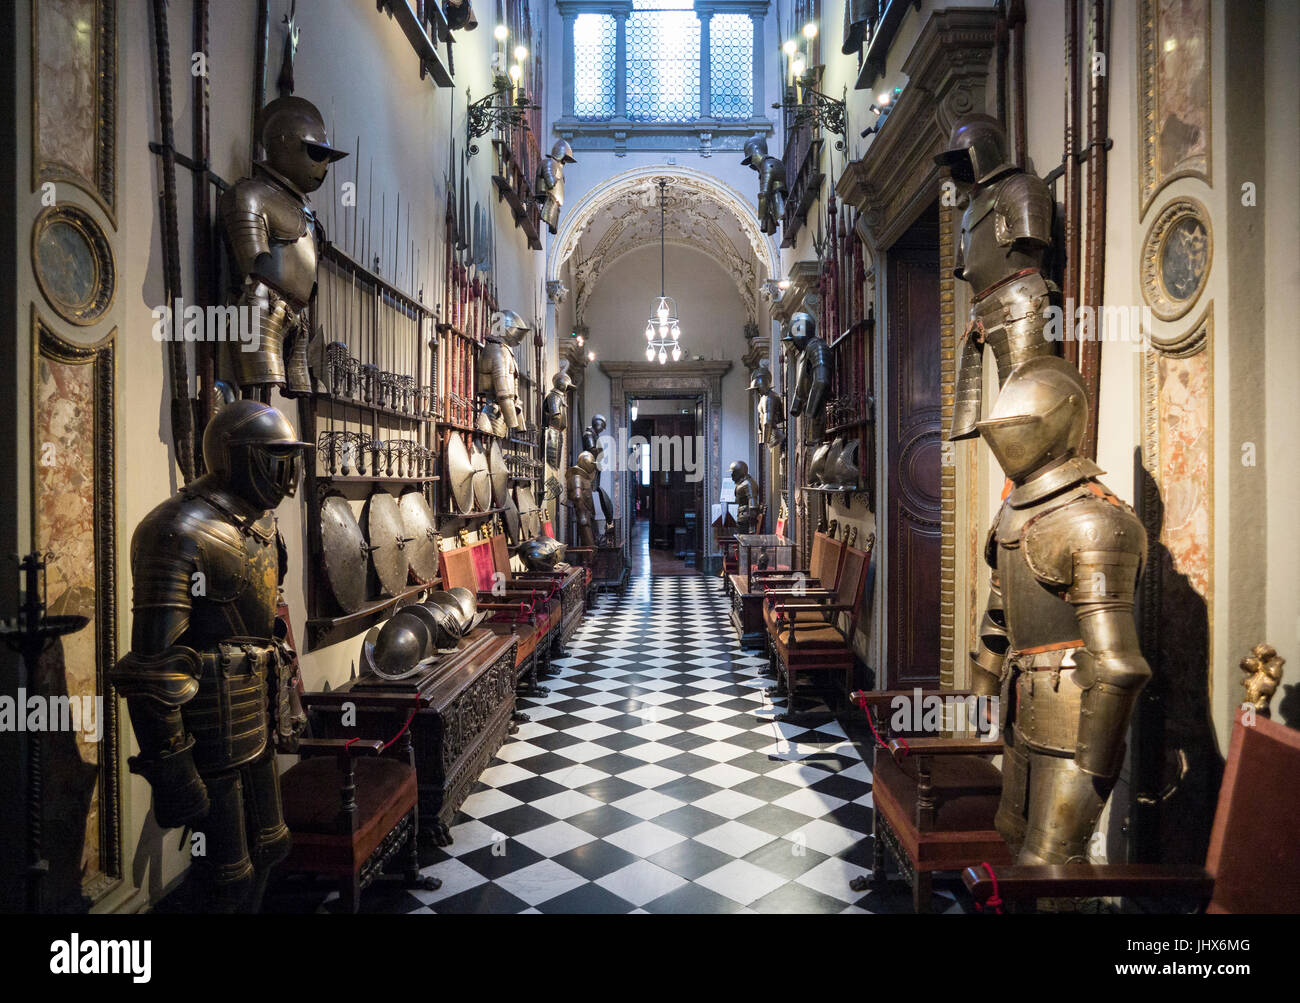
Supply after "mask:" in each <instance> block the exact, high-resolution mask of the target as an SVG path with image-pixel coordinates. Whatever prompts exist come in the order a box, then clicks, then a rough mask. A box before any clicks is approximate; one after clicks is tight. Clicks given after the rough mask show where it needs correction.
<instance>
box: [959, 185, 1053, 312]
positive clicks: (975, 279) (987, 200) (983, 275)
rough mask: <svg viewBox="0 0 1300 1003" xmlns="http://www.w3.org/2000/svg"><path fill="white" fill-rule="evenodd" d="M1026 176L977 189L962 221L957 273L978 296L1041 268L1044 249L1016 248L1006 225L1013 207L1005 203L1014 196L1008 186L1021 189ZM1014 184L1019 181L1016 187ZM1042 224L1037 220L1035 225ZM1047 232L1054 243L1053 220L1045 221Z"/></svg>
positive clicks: (1045, 238) (1045, 234)
mask: <svg viewBox="0 0 1300 1003" xmlns="http://www.w3.org/2000/svg"><path fill="white" fill-rule="evenodd" d="M1024 177H1025V175H1021V174H1012V175H1010V176H1009V177H1006V178H1003V179H1002V180H1001V181H999V182H997V183H996V184H993V185H991V186H989V187H988V188H981V189H979V190H977V191H976V192H975V193H974V194H973V195H972V196H971V201H970V204H969V205H968V206H967V207H966V211H965V212H964V213H963V214H962V218H961V236H960V239H959V240H958V242H957V261H956V268H955V269H954V274H955V275H956V277H957V278H959V279H964V280H965V281H966V282H969V283H970V286H971V289H972V290H973V291H974V293H975V294H976V295H979V294H980V293H983V292H985V291H987V290H988V289H989V288H990V287H991V286H994V285H996V284H997V283H999V282H1001V281H1003V280H1004V279H1006V278H1008V277H1009V276H1012V275H1015V274H1016V273H1017V272H1021V271H1024V270H1025V269H1030V268H1034V269H1037V268H1041V267H1042V264H1043V254H1044V249H1042V248H1040V249H1035V250H1032V251H1024V250H1018V249H1013V248H1012V244H1013V242H1014V240H1015V235H1014V234H1013V233H1011V231H1010V229H1009V228H1008V226H1007V223H1006V214H1007V212H1008V210H1009V207H1008V206H1007V205H1005V204H1003V203H1004V201H1005V200H1006V199H1007V198H1009V197H1010V196H1011V194H1013V193H1010V192H1008V191H1007V189H1008V187H1013V188H1015V189H1018V188H1019V187H1021V186H1022V185H1023V183H1024V182H1022V181H1020V180H1019V179H1022V178H1024ZM1012 182H1016V184H1015V185H1014V186H1012ZM1039 222H1040V221H1038V220H1037V218H1036V217H1035V223H1036V224H1038V223H1039ZM1045 226H1046V227H1047V228H1048V229H1047V232H1046V233H1044V234H1043V235H1042V236H1043V238H1044V240H1045V241H1046V240H1050V237H1051V233H1050V226H1051V220H1050V219H1048V220H1046V221H1045Z"/></svg>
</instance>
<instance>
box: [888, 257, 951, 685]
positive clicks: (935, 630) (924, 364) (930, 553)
mask: <svg viewBox="0 0 1300 1003" xmlns="http://www.w3.org/2000/svg"><path fill="white" fill-rule="evenodd" d="M938 257H939V255H938V248H937V246H935V245H928V242H927V243H926V244H922V245H921V246H896V247H894V248H891V249H890V252H889V325H888V332H889V347H888V351H887V361H888V379H889V387H890V402H889V415H888V419H887V427H886V433H885V434H886V445H885V449H886V462H887V464H888V468H887V469H888V471H889V491H888V494H887V496H886V504H885V506H884V508H885V513H884V514H885V524H886V532H887V533H888V534H889V536H888V539H889V543H890V546H889V575H888V588H889V593H888V598H887V603H886V610H887V614H888V615H887V620H886V622H887V623H888V624H889V625H890V626H889V633H888V652H887V657H886V665H887V677H888V678H887V679H886V685H887V686H888V688H890V689H900V688H908V687H912V686H933V685H936V684H937V683H938V681H939V592H940V589H939V561H940V489H939V480H940V478H939V464H940V452H941V447H940V436H941V434H942V431H941V428H942V420H941V418H942V413H941V400H940V384H939V261H938Z"/></svg>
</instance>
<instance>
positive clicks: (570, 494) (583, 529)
mask: <svg viewBox="0 0 1300 1003" xmlns="http://www.w3.org/2000/svg"><path fill="white" fill-rule="evenodd" d="M596 474H597V470H596V458H595V457H594V456H592V455H591V454H590V453H588V452H587V451H586V450H583V451H582V452H581V453H579V454H578V459H577V461H576V462H575V463H574V465H573V466H571V467H570V468H569V469H568V470H567V471H566V472H565V474H564V487H565V496H566V497H567V498H568V500H569V504H570V505H572V506H573V522H574V525H575V526H577V529H578V544H579V545H580V546H583V547H594V546H595V545H596V503H595V499H594V498H593V496H592V485H593V483H594V482H595V478H596Z"/></svg>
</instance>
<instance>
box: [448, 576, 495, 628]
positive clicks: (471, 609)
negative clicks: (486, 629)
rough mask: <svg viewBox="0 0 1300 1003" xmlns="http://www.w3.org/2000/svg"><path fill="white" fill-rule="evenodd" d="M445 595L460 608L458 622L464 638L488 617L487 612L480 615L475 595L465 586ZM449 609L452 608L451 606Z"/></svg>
mask: <svg viewBox="0 0 1300 1003" xmlns="http://www.w3.org/2000/svg"><path fill="white" fill-rule="evenodd" d="M445 595H446V596H447V597H448V599H449V600H450V601H451V602H452V603H455V605H456V606H457V607H458V608H459V611H460V614H459V616H458V617H457V620H458V622H459V623H460V630H461V635H462V636H464V635H465V634H468V633H469V632H470V631H471V630H473V629H474V628H475V627H477V626H478V625H479V624H480V623H482V622H483V620H484V618H485V617H486V616H487V613H486V612H484V613H480V612H479V611H478V602H477V600H476V599H475V598H474V593H473V592H471V591H470V590H469V589H467V588H465V587H464V586H463V585H457V586H454V587H453V588H450V589H448V590H447V591H446V593H445ZM448 608H449V609H450V608H451V607H450V605H449V606H448Z"/></svg>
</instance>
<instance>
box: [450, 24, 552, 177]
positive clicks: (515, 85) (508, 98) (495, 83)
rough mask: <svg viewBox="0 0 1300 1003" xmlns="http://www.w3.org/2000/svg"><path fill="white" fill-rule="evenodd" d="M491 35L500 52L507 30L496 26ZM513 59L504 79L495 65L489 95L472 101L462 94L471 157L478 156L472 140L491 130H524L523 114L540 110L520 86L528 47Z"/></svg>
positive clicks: (520, 48) (521, 48) (517, 51)
mask: <svg viewBox="0 0 1300 1003" xmlns="http://www.w3.org/2000/svg"><path fill="white" fill-rule="evenodd" d="M492 35H493V37H494V38H495V39H496V40H497V42H498V43H500V46H501V49H502V50H504V48H505V41H506V39H507V38H509V37H510V29H509V28H507V27H506V26H505V25H504V24H498V25H497V26H496V28H495V29H494V30H493V32H492ZM498 56H499V57H500V59H501V60H502V61H504V51H502V52H500V53H498ZM514 57H515V61H514V62H513V63H512V64H511V65H510V69H509V70H508V71H507V73H506V75H505V76H502V75H501V73H500V69H499V64H498V70H497V72H496V73H494V74H493V80H492V88H493V89H492V92H491V93H490V94H485V95H484V96H483V97H481V98H479V99H478V100H477V101H472V100H470V92H469V91H468V90H466V91H465V100H466V101H468V102H469V107H468V108H467V109H466V116H465V131H466V132H467V133H468V135H469V142H468V147H469V155H470V156H471V157H472V156H474V154H476V153H478V144H477V143H476V142H474V141H475V140H476V139H479V138H481V137H483V136H486V135H487V134H488V133H489V132H491V131H492V129H494V128H499V129H504V130H507V131H508V130H511V129H517V128H520V127H523V128H525V129H527V128H528V116H527V114H526V113H527V112H530V111H539V110H540V107H539V106H538V105H535V104H533V103H532V102H531V101H529V100H528V95H527V94H526V93H525V92H524V89H523V87H522V86H521V82H522V81H523V78H524V66H523V64H524V61H525V60H526V59H527V58H528V47H527V46H524V45H516V46H515V51H514Z"/></svg>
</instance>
